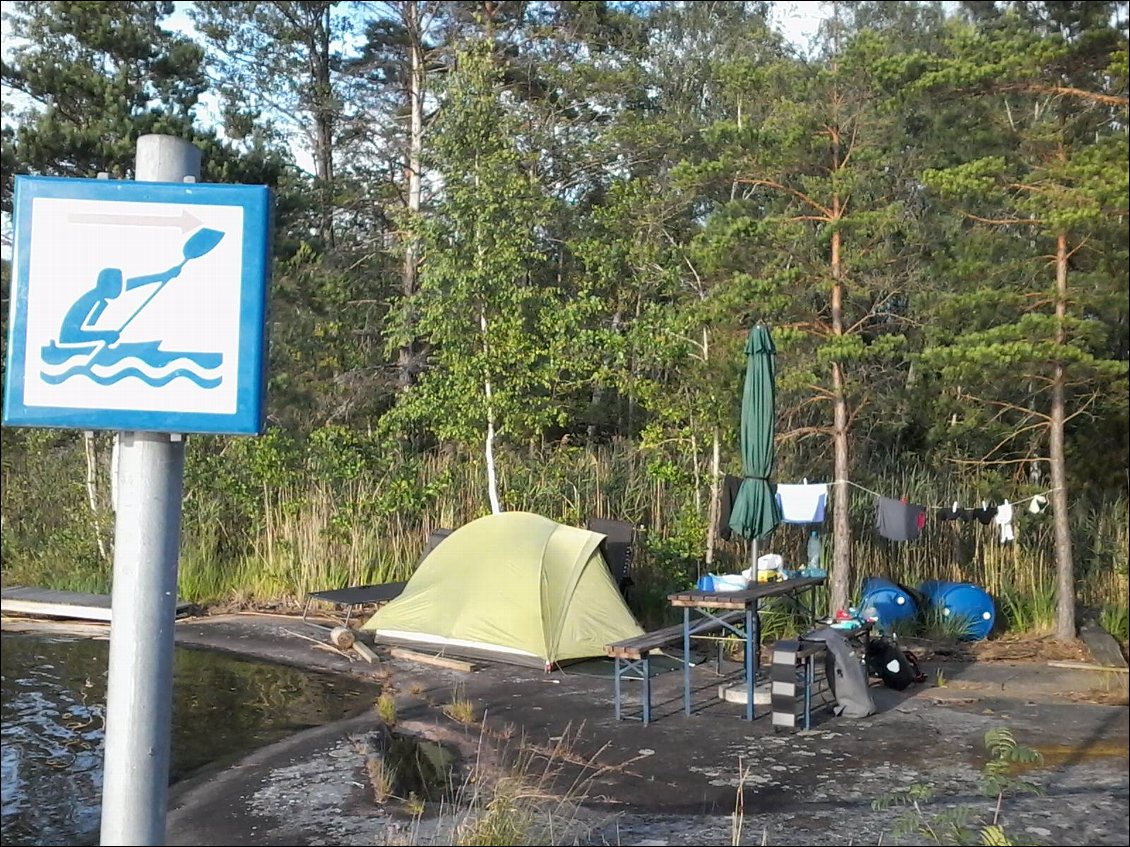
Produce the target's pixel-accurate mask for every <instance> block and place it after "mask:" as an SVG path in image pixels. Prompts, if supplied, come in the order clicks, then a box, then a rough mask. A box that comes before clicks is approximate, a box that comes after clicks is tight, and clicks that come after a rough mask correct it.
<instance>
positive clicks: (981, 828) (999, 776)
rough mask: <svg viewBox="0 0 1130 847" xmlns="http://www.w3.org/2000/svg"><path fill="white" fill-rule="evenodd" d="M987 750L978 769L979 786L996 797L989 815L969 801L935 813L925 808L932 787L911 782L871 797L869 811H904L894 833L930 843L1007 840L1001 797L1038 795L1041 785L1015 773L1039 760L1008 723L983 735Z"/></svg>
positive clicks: (983, 842)
mask: <svg viewBox="0 0 1130 847" xmlns="http://www.w3.org/2000/svg"><path fill="white" fill-rule="evenodd" d="M984 745H985V749H986V752H987V754H988V756H987V761H986V762H985V764H984V765H983V766H982V768H981V776H980V783H979V787H980V790H981V793H982V794H984V795H985V796H986V797H990V798H996V800H997V804H996V809H995V810H994V811H993V812H992V813H991V815H988V814H987V813H985V812H982V811H979V810H978V809H975V808H973V807H972V806H970V805H966V804H961V805H957V806H951V807H949V808H946V809H944V810H942V811H940V812H932V811H931V810H930V809H929V804H930V802H931V801H932V800H933V799H934V793H935V792H934V788H933V787H932V786H930V785H925V784H922V783H916V784H915V785H912V786H910V787H909V788H907V789H905V790H902V791H900V792H898V793H895V794H889V795H886V796H883V797H878V798H876V799H875V800H873V801H872V803H871V807H872V808H873V809H876V810H879V809H889V808H899V809H903V810H904V811H903V813H902V814H901V815H900V817H899V819H898V821H897V823H896V824H895V826H894V830H893V832H894V835H895V836H896V837H904V836H909V837H912V838H916V839H923V840H924V843H931V844H977V843H980V844H1003V845H1007V844H1011V843H1013V842H1012V841H1011V840H1010V839H1009V838H1008V836H1007V835H1006V834H1005V831H1004V828H1003V827H1002V826H1001V825H1000V823H999V822H998V817H999V815H1000V809H1001V801H1002V800H1003V798H1004V797H1005V796H1010V795H1013V794H1016V793H1021V792H1029V793H1039V792H1040V788H1039V787H1038V786H1037V785H1036V784H1034V783H1032V782H1029V781H1027V780H1024V779H1021V778H1019V777H1017V776H1015V775H1014V771H1015V770H1016V768H1017V767H1018V766H1024V765H1033V764H1039V763H1040V762H1041V761H1042V760H1043V757H1042V756H1041V754H1040V753H1039V752H1038V751H1036V750H1033V749H1032V748H1030V747H1026V746H1024V745H1022V744H1019V743H1017V741H1016V739H1015V738H1014V737H1013V735H1012V732H1011V730H1009V729H1008V728H1007V727H995V728H993V729H990V730H988V731H987V732H986V733H985V738H984Z"/></svg>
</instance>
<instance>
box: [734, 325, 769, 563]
mask: <svg viewBox="0 0 1130 847" xmlns="http://www.w3.org/2000/svg"><path fill="white" fill-rule="evenodd" d="M745 354H746V366H745V386H744V387H743V389H742V438H741V449H742V485H741V488H740V489H739V490H738V496H737V497H736V498H735V500H734V506H733V508H732V510H731V511H730V529H732V530H733V531H734V532H736V533H737V534H738V535H740V536H742V537H743V538H749V539H752V540H753V544H752V547H751V551H750V576H751V578H756V576H757V547H758V545H757V540H758V539H760V538H764V537H765V536H767V535H768V534H769V533H771V532H772V531H773V530H774V528H775V527H776V526H777V524H779V523H780V522H781V507H780V506H779V505H778V504H777V497H776V491H775V490H774V489H775V486H773V485H771V484H770V482H769V478H770V476H772V474H773V454H774V449H773V438H774V435H775V429H776V428H775V426H774V416H775V396H776V385H775V381H776V365H775V364H774V361H773V357H774V356H775V355H776V354H777V350H776V348H775V347H774V346H773V339H772V338H771V337H770V335H769V330H768V329H767V328H766V327H765V326H763V325H762V324H757V325H756V326H755V327H753V329H751V330H750V331H749V339H748V340H747V341H746V345H745Z"/></svg>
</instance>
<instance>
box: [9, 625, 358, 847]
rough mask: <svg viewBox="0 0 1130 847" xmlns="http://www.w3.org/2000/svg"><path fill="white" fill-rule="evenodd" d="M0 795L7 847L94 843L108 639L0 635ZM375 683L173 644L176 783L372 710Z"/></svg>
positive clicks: (173, 763)
mask: <svg viewBox="0 0 1130 847" xmlns="http://www.w3.org/2000/svg"><path fill="white" fill-rule="evenodd" d="M0 639H2V640H0V647H2V650H0V670H2V695H3V697H2V701H3V708H2V713H3V714H2V718H3V719H2V740H3V746H2V748H0V749H2V760H3V773H2V781H0V793H2V794H3V823H2V830H0V841H2V842H3V843H4V845H5V846H6V847H7V845H39V844H96V843H97V842H98V831H99V826H100V823H99V817H100V812H101V792H102V755H103V749H102V746H103V738H104V731H103V729H104V728H103V720H104V717H105V704H106V670H107V662H108V657H109V642H108V641H104V640H94V639H82V638H58V637H42V636H31V635H17V634H12V633H5V634H3V635H2V636H0ZM377 693H378V690H377V688H376V687H375V686H371V685H364V684H362V683H354V682H351V681H348V680H343V679H340V678H337V677H334V676H332V675H328V674H319V673H315V672H306V671H300V670H297V669H294V668H288V667H284V666H281V665H272V664H266V663H263V662H251V661H244V660H241V659H238V658H235V657H232V656H230V655H228V654H224V653H218V652H215V651H207V650H192V649H186V648H180V647H178V648H177V651H176V659H175V664H174V674H173V723H172V731H171V737H172V750H171V759H170V779H171V781H176V780H177V779H180V778H182V777H185V776H187V775H189V774H191V773H192V772H194V771H196V770H197V769H199V768H201V767H203V766H205V765H209V764H213V763H224V762H227V761H234V760H236V759H237V758H239V757H240V756H243V755H245V754H246V753H247V752H249V751H250V750H253V749H255V748H256V747H260V746H262V745H264V744H268V743H270V742H273V741H277V740H279V739H281V738H283V737H285V736H287V735H290V734H293V733H295V732H297V731H299V730H301V729H306V728H308V727H312V726H319V725H322V724H325V723H328V722H330V721H333V720H337V719H339V718H343V717H348V716H350V715H353V714H358V713H360V712H361V711H363V710H364V709H366V708H369V707H371V706H372V703H373V701H374V699H375V697H376V696H377Z"/></svg>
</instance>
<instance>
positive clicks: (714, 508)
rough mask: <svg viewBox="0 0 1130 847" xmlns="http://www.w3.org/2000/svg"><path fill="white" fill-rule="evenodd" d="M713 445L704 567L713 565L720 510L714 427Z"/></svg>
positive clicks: (719, 455)
mask: <svg viewBox="0 0 1130 847" xmlns="http://www.w3.org/2000/svg"><path fill="white" fill-rule="evenodd" d="M713 441H714V444H713V446H712V449H711V456H710V510H709V517H708V518H707V525H706V565H707V568H708V569H709V567H710V565H712V564H713V563H714V542H715V539H716V538H717V534H718V512H719V510H720V509H721V508H722V502H721V501H722V484H721V483H722V481H721V475H722V444H721V438H720V436H719V434H718V427H717V426H715V427H714V437H713Z"/></svg>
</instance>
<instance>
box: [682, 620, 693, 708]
mask: <svg viewBox="0 0 1130 847" xmlns="http://www.w3.org/2000/svg"><path fill="white" fill-rule="evenodd" d="M683 711H684V712H686V713H687V714H688V715H689V714H690V713H691V609H690V606H684V607H683Z"/></svg>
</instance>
